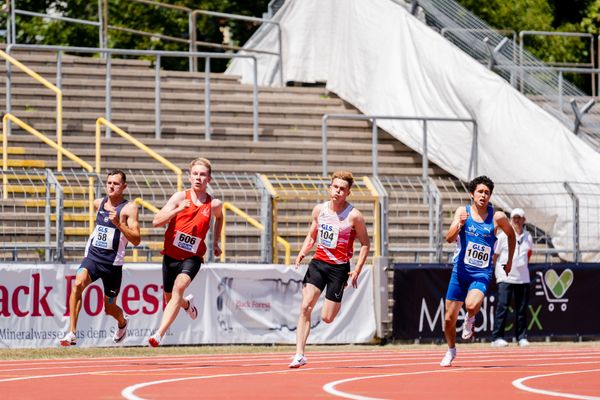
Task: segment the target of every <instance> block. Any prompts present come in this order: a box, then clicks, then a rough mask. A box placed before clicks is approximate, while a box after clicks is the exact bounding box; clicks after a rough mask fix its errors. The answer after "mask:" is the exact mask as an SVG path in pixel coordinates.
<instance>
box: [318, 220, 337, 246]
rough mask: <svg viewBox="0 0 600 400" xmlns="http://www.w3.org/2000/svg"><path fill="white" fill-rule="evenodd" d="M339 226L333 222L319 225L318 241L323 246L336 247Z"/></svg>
mask: <svg viewBox="0 0 600 400" xmlns="http://www.w3.org/2000/svg"><path fill="white" fill-rule="evenodd" d="M338 233H339V231H338V228H337V227H335V226H333V225H331V224H321V225H320V226H319V234H318V242H319V244H320V245H322V246H323V247H327V248H328V249H335V247H336V246H337V241H338Z"/></svg>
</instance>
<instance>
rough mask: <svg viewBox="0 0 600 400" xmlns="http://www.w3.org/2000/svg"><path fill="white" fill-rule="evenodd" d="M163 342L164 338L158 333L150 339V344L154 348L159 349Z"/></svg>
mask: <svg viewBox="0 0 600 400" xmlns="http://www.w3.org/2000/svg"><path fill="white" fill-rule="evenodd" d="M161 340H162V338H161V337H160V335H159V334H158V333H155V334H154V335H152V336H150V337H149V338H148V344H149V345H150V346H152V347H158V346H160V341H161Z"/></svg>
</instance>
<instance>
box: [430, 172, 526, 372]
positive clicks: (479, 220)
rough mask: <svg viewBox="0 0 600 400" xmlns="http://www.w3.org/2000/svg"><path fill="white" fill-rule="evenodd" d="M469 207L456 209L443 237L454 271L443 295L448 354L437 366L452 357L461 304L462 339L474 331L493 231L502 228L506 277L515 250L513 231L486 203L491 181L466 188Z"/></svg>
mask: <svg viewBox="0 0 600 400" xmlns="http://www.w3.org/2000/svg"><path fill="white" fill-rule="evenodd" d="M467 190H468V191H469V195H470V196H471V200H472V204H471V205H468V206H462V207H458V208H457V209H456V212H455V213H454V219H453V220H452V224H451V225H450V228H449V229H448V233H447V234H446V241H447V242H448V243H452V242H456V251H455V252H454V259H453V262H454V268H453V269H452V277H451V278H450V283H449V284H448V292H447V293H446V315H445V319H444V334H445V336H446V342H447V343H448V351H447V352H446V354H445V355H444V358H443V359H442V361H441V362H440V366H442V367H449V366H450V365H452V360H454V358H455V357H456V320H457V319H458V313H459V311H460V310H461V308H462V305H463V303H464V304H465V308H466V309H467V315H465V322H464V324H463V331H462V338H463V339H464V340H467V339H470V338H471V337H472V336H473V332H474V330H475V328H474V326H473V325H474V323H475V315H477V313H478V312H479V309H480V308H481V304H482V302H483V298H484V296H485V293H486V291H487V286H488V283H489V282H490V279H491V277H492V275H493V272H494V265H493V263H492V257H493V255H494V243H495V242H496V230H497V229H498V228H500V229H502V230H503V231H504V233H506V236H507V237H508V261H507V263H506V265H505V266H504V271H505V272H506V274H507V275H508V273H509V272H510V269H511V266H512V256H513V253H514V251H515V242H516V239H515V231H514V230H513V228H512V226H511V225H510V222H509V221H508V218H507V217H506V215H505V214H504V213H503V212H502V211H498V212H494V208H493V207H492V206H491V205H490V204H489V202H490V196H491V195H492V192H493V191H494V182H492V180H491V179H490V178H488V177H487V176H479V177H477V178H475V179H473V180H472V181H471V182H469V184H468V186H467Z"/></svg>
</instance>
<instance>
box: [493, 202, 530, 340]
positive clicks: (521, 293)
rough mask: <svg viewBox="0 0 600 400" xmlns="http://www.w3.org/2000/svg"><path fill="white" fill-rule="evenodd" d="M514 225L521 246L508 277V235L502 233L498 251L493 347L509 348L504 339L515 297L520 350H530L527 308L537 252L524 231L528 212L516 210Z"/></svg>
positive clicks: (496, 256) (497, 247)
mask: <svg viewBox="0 0 600 400" xmlns="http://www.w3.org/2000/svg"><path fill="white" fill-rule="evenodd" d="M510 224H511V225H512V227H513V229H514V230H515V234H516V237H517V245H516V246H515V252H514V255H513V262H512V269H511V271H510V273H509V274H508V275H507V274H506V273H505V272H504V269H503V268H502V267H503V264H505V263H506V258H507V257H508V241H507V238H506V234H504V232H501V233H500V234H499V235H498V240H497V242H496V246H495V249H494V263H495V265H496V268H495V274H496V282H497V283H498V303H497V304H496V316H495V318H494V332H493V334H492V346H493V347H505V346H508V342H507V341H506V340H505V339H504V331H505V328H506V319H507V315H508V307H509V306H510V301H511V298H512V297H513V294H514V297H515V307H514V309H515V336H516V337H517V341H518V343H519V346H528V345H529V341H528V340H527V307H528V306H529V286H530V278H529V259H530V258H531V254H532V252H533V240H532V239H531V235H530V234H529V232H527V231H525V230H524V229H523V225H524V224H525V211H524V210H523V209H522V208H515V209H514V210H512V212H511V213H510Z"/></svg>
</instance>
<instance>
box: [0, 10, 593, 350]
mask: <svg viewBox="0 0 600 400" xmlns="http://www.w3.org/2000/svg"><path fill="white" fill-rule="evenodd" d="M67 3H68V2H67ZM91 3H95V2H91ZM111 3H117V2H116V1H113V0H99V1H98V14H97V16H96V18H94V19H91V20H76V19H73V18H66V17H64V16H61V15H60V13H56V12H52V10H50V11H47V13H39V12H33V11H31V10H28V9H24V8H19V2H18V1H14V0H11V1H7V2H6V4H7V7H6V8H5V9H4V11H5V12H6V21H7V29H6V30H5V32H4V34H5V37H6V43H5V44H4V45H2V46H1V49H2V51H1V52H0V57H1V58H2V59H3V60H4V61H5V62H4V63H0V69H1V70H2V73H1V74H0V80H1V81H0V92H1V93H0V104H1V106H2V107H3V109H4V114H3V133H2V135H3V136H2V139H3V148H2V152H3V153H2V154H3V169H2V178H3V179H2V184H1V185H0V192H1V193H2V197H1V199H0V214H1V217H0V266H1V267H2V274H3V275H6V276H7V278H6V280H5V282H4V283H3V285H5V286H4V292H1V291H0V296H4V298H8V297H7V296H9V293H13V295H12V296H13V297H14V296H16V297H14V298H17V300H16V301H14V300H13V301H12V302H9V301H3V302H2V303H0V306H1V307H8V304H9V303H11V306H10V307H11V310H13V309H14V310H16V312H15V311H14V310H13V311H12V312H10V311H9V310H7V309H3V311H2V312H0V314H1V315H3V316H6V317H9V318H7V319H6V320H8V319H10V321H11V322H10V325H11V326H12V327H14V329H15V331H19V330H20V331H26V330H29V329H32V332H33V331H36V332H40V335H37V336H36V335H33V336H32V337H27V338H25V337H24V336H22V335H21V336H19V335H17V334H16V333H15V334H10V333H6V332H5V331H2V332H1V333H2V334H1V335H0V347H51V346H54V345H55V344H56V332H62V331H64V328H65V326H66V324H67V323H66V321H67V319H68V306H67V305H66V304H65V299H66V298H68V293H69V292H70V290H71V284H72V282H73V279H74V276H75V273H76V270H77V268H78V267H79V264H78V262H79V261H80V260H81V258H82V257H83V253H84V249H85V246H86V242H87V240H88V237H89V236H90V233H91V232H92V231H93V229H94V222H95V211H94V208H93V200H94V199H95V198H99V197H102V196H104V190H105V189H104V181H105V178H106V174H107V172H108V171H110V170H113V169H122V170H124V171H125V172H126V174H127V182H128V188H127V191H126V193H125V195H126V197H127V198H128V199H130V200H132V201H135V202H136V203H137V204H138V205H139V218H140V227H141V236H142V242H141V244H140V245H139V246H136V247H130V248H129V249H128V250H127V254H126V258H125V269H124V271H125V272H124V283H123V289H122V292H121V293H122V295H121V297H122V299H121V300H120V301H123V302H127V305H124V307H123V309H124V310H125V311H126V312H127V313H128V314H129V315H130V316H131V324H132V326H133V328H132V331H131V333H129V334H128V337H127V338H126V339H125V342H124V343H125V345H128V346H141V345H145V340H146V337H147V336H148V331H147V330H146V329H145V328H151V327H153V326H154V325H155V324H154V321H156V318H157V315H159V316H160V313H161V311H160V310H159V304H160V303H161V300H160V299H162V287H161V286H160V282H161V277H162V276H161V272H160V267H161V261H162V255H161V253H160V252H161V250H162V249H163V239H164V232H165V229H164V228H163V227H160V228H157V227H154V226H153V224H152V221H153V218H154V216H155V213H156V212H157V211H158V210H159V209H160V208H161V207H163V206H164V205H165V203H166V202H167V201H168V200H169V198H170V196H171V195H172V194H173V193H174V192H176V191H180V190H182V189H184V188H186V187H187V185H188V184H189V180H188V165H189V162H190V161H191V160H193V159H195V158H196V157H206V158H208V159H210V161H211V162H212V168H213V174H212V182H211V183H210V186H209V189H208V192H209V193H210V194H211V195H212V196H214V197H216V198H219V199H221V200H222V201H223V214H224V226H223V230H222V232H221V235H220V244H221V249H222V250H223V252H222V254H220V255H219V256H215V255H214V254H211V252H208V253H207V254H206V260H205V261H206V263H207V265H206V267H205V266H203V268H202V270H201V273H200V274H199V275H198V278H196V280H195V281H194V282H193V284H192V286H190V288H191V290H192V291H193V292H194V293H195V295H196V296H197V299H198V303H197V304H198V305H199V308H200V309H201V313H200V314H201V316H200V323H198V324H195V325H189V324H188V322H187V321H185V320H183V321H181V320H180V319H181V318H180V319H178V320H176V322H175V324H174V325H173V332H172V333H170V334H169V336H168V337H167V338H166V343H167V344H170V345H177V344H207V343H218V344H225V343H228V344H230V343H269V344H272V343H294V340H295V330H296V319H297V314H296V310H297V309H299V306H300V301H301V294H300V293H301V286H302V285H301V282H302V278H303V273H304V271H305V269H306V265H304V264H303V266H302V268H304V269H302V268H301V269H300V270H299V271H298V270H295V269H294V268H291V267H292V265H293V264H294V260H295V258H296V256H297V255H298V253H299V251H300V249H301V247H302V244H303V242H304V239H305V237H306V234H307V232H308V229H309V226H310V222H311V220H310V214H311V210H312V209H313V207H314V206H315V205H316V204H318V203H321V202H324V201H326V200H327V199H328V198H329V197H328V196H329V194H328V193H329V192H328V190H329V185H330V177H329V176H330V174H331V173H332V172H334V171H337V170H348V171H352V173H353V174H354V177H355V178H356V181H355V183H354V186H353V187H352V194H351V196H350V197H349V201H350V202H351V203H352V204H354V205H355V206H356V207H357V208H358V209H360V210H361V212H362V213H363V216H364V218H365V222H366V225H367V230H368V233H369V236H370V239H371V248H370V253H369V256H368V260H367V267H365V268H364V272H363V274H362V275H361V281H360V283H361V284H359V285H358V288H357V289H350V288H349V290H348V292H349V293H348V297H347V299H348V300H347V302H348V303H344V307H343V308H342V311H341V314H340V317H339V320H336V322H334V323H333V324H331V325H326V324H324V323H320V321H319V318H318V313H316V312H315V313H314V314H315V315H313V319H314V320H313V321H312V326H313V328H314V329H313V331H314V334H311V335H312V336H311V340H312V341H313V342H312V343H319V344H321V343H375V342H381V341H386V340H389V339H396V340H410V341H423V340H425V341H432V342H435V341H439V340H440V339H441V338H443V327H442V324H443V314H440V312H441V311H440V310H441V308H439V307H438V305H440V307H442V308H443V303H442V299H443V298H444V295H445V292H444V290H445V285H446V284H447V280H448V278H449V276H450V271H451V268H450V267H449V266H450V265H451V264H452V258H453V253H454V251H455V244H454V243H447V242H446V240H445V233H446V232H447V231H448V228H449V227H450V224H451V223H452V219H453V216H454V212H455V210H456V209H457V208H458V207H459V206H463V205H466V204H468V203H469V201H470V197H469V193H468V190H467V183H468V182H469V181H470V180H471V179H473V178H475V177H477V176H480V175H486V176H489V177H491V178H492V179H493V180H494V182H495V183H496V186H495V189H494V192H493V197H492V202H493V204H494V206H495V207H496V209H498V210H501V211H504V212H505V213H507V214H510V212H511V211H512V210H513V209H516V208H522V209H524V210H526V214H527V223H526V229H527V230H528V231H529V232H530V233H531V235H532V236H533V240H534V248H533V255H532V258H531V262H532V263H533V264H532V265H533V266H532V269H531V271H532V272H531V276H532V288H531V296H532V300H531V302H532V305H533V306H534V307H535V310H537V311H536V314H535V315H534V316H538V318H543V319H544V321H545V324H544V326H543V328H542V326H541V324H540V325H539V327H538V326H536V325H532V327H531V328H530V330H531V332H530V337H531V338H533V339H534V340H538V339H539V340H545V339H546V338H551V337H555V336H556V337H561V338H562V337H567V338H584V337H585V338H587V337H597V336H598V335H599V334H600V326H598V323H597V322H595V323H587V324H586V323H583V322H582V323H581V324H580V325H577V323H578V322H574V323H572V324H571V323H569V324H563V325H560V324H558V322H557V320H562V321H579V322H581V318H580V314H579V313H578V312H577V310H578V309H579V310H580V309H581V308H584V307H585V305H586V304H588V303H592V304H593V302H595V301H597V300H598V298H597V296H598V295H597V290H594V282H596V283H597V282H598V275H597V274H598V271H600V269H599V265H600V264H597V263H599V262H600V154H599V151H600V119H599V118H598V113H600V111H597V107H594V101H595V99H596V94H597V93H596V92H595V89H594V92H593V94H592V95H591V96H590V95H589V94H586V93H584V92H583V91H582V90H581V89H579V88H578V87H576V86H575V85H574V84H571V83H569V82H568V81H567V80H566V79H564V77H563V75H564V73H570V72H573V71H572V70H570V69H569V67H553V66H549V65H546V64H544V63H543V62H541V61H539V60H537V59H536V58H535V57H533V55H531V54H529V53H528V52H527V50H525V49H523V47H521V46H520V45H519V42H518V41H517V39H520V40H523V36H519V35H518V34H517V33H515V34H514V35H513V34H512V33H508V35H505V34H504V33H501V31H499V30H496V29H493V28H492V27H490V26H488V25H487V24H486V23H485V22H484V21H482V20H480V19H479V18H477V17H475V16H474V15H473V14H471V13H470V12H469V11H467V10H466V9H464V8H462V7H461V6H460V5H459V4H458V3H456V2H455V1H453V0H418V1H412V2H403V1H400V0H331V1H322V0H286V1H272V2H271V3H270V4H269V9H268V10H265V13H264V15H262V17H261V18H259V17H249V16H243V15H234V14H227V13H222V12H214V11H211V10H199V9H193V8H189V7H183V6H175V5H173V4H171V3H172V2H167V1H163V2H158V1H153V0H121V1H120V3H128V4H129V6H131V7H146V8H147V9H148V10H149V11H152V12H156V13H157V15H160V13H161V12H167V11H168V12H173V13H180V14H181V21H183V22H182V25H183V26H187V21H191V23H190V30H189V31H188V32H183V33H182V34H181V36H180V37H172V36H168V35H166V34H164V33H162V32H149V31H145V30H144V29H143V28H141V27H138V26H113V25H111V20H110V15H111V14H110V11H111V10H113V9H112V8H111V7H112V6H111ZM165 10H167V11H165ZM35 18H37V19H41V20H45V21H59V22H60V23H64V24H75V25H77V24H79V25H85V26H89V27H91V28H90V29H94V30H95V31H97V32H98V35H97V42H96V43H94V44H93V45H89V46H87V47H84V46H70V45H65V44H60V45H59V44H35V43H31V42H27V43H23V42H19V38H20V37H22V35H20V33H19V32H20V29H22V28H21V25H23V24H25V22H26V21H28V20H30V19H35ZM200 18H207V19H210V18H212V19H214V20H215V21H216V22H215V23H216V24H221V28H224V27H226V26H229V25H228V23H229V22H228V21H243V22H246V23H248V24H253V25H256V26H257V27H258V28H257V29H256V30H255V31H254V32H253V34H252V36H251V37H250V38H249V40H247V41H246V43H245V44H239V46H238V45H236V44H233V43H230V42H228V41H226V40H224V43H206V42H204V41H203V40H202V38H201V36H199V35H198V28H197V26H196V25H194V24H196V22H197V21H199V19H200ZM374 27H377V29H375V28H374ZM221 31H222V32H224V34H223V36H224V38H225V37H226V36H227V35H228V33H227V32H229V31H228V30H227V29H222V30H221ZM116 32H120V33H122V32H126V33H127V34H130V35H132V36H133V37H138V36H139V37H140V38H150V39H149V40H150V43H152V42H153V41H154V42H161V43H162V42H165V43H171V42H173V43H178V44H180V45H182V46H183V48H185V47H187V48H188V50H181V49H179V50H157V49H154V48H152V47H151V46H149V47H148V48H147V49H139V48H135V49H134V48H115V47H112V46H111V43H112V42H111V35H113V34H115V33H116ZM136 35H137V36H136ZM595 40H596V38H594V37H592V38H591V41H592V48H595V46H597V45H598V43H596V42H594V41H595ZM167 47H168V46H162V47H160V48H167ZM173 60H177V63H178V64H177V65H179V66H181V65H185V68H183V69H182V68H170V66H171V65H174V62H173ZM216 65H226V66H227V67H226V68H223V70H224V71H221V72H215V70H216V69H217V67H215V66H216ZM573 68H574V67H573ZM213 69H215V70H213ZM575 69H577V70H578V71H576V72H581V73H582V74H590V75H594V76H595V79H598V81H600V72H599V70H598V69H597V61H596V60H592V62H591V64H590V65H589V66H587V67H585V68H584V67H577V68H575ZM580 70H581V71H580ZM208 235H209V236H208V238H207V239H206V242H208V243H210V241H211V238H212V235H213V232H212V230H211V231H209V233H208ZM355 248H356V249H358V248H359V244H358V243H356V245H355ZM549 271H552V272H549ZM419 274H422V275H419ZM413 279H414V280H413ZM441 286H444V287H441ZM558 286H560V287H561V288H562V289H561V290H562V291H559V290H558V289H557V287H558ZM596 286H597V284H596ZM23 287H25V289H22V288H23ZM93 287H94V288H96V289H93V290H88V291H87V292H86V294H85V296H84V310H85V312H82V315H83V314H85V315H83V317H82V318H81V324H80V325H81V326H82V327H85V328H82V329H84V330H87V329H88V327H91V328H90V332H92V333H91V334H90V335H89V336H86V335H85V333H84V336H83V337H82V340H81V342H80V343H81V344H82V345H83V346H103V345H105V343H104V341H105V340H106V338H107V337H109V336H111V335H112V334H109V333H108V329H107V326H108V325H109V322H107V321H109V319H108V318H107V317H104V316H100V317H97V318H93V319H92V318H91V316H95V315H97V314H99V313H100V310H99V308H98V307H100V308H101V305H100V306H99V305H98V304H100V303H101V300H100V296H101V295H100V293H101V289H100V286H97V285H94V286H93ZM19 288H21V289H19ZM44 288H45V289H44ZM44 290H46V291H45V292H44ZM402 291H405V292H404V293H406V294H407V295H410V296H421V294H422V293H426V294H423V296H422V297H418V298H414V299H406V298H403V297H402ZM19 293H21V294H22V296H23V297H24V298H25V297H27V299H25V300H22V301H21V303H20V304H21V307H22V308H21V310H23V309H25V308H27V310H29V308H28V307H31V315H32V316H40V318H37V319H36V318H24V317H23V315H20V313H19V312H18V311H19V310H20V308H19V307H20V306H19V302H20V300H19V299H18V296H19ZM44 293H45V294H44ZM575 293H576V294H575ZM40 296H41V297H40ZM577 296H579V299H578V298H577ZM345 301H346V300H345ZM486 301H487V302H488V303H487V304H488V308H486V309H485V310H482V315H483V317H484V320H485V322H482V323H481V324H480V327H481V329H480V333H479V338H480V339H482V340H484V341H485V340H489V339H490V337H491V333H492V328H493V322H492V321H493V304H492V303H493V301H494V300H493V296H490V298H489V299H487V300H486ZM13 303H16V305H15V304H13ZM403 303H410V305H408V306H409V307H415V311H414V312H413V311H410V309H409V311H410V312H413V314H415V315H416V316H414V318H416V320H413V319H410V318H405V317H403V316H404V315H405V314H404V313H407V312H409V311H406V309H402V307H403V306H402V304H403ZM319 304H321V303H319ZM567 304H568V306H567ZM550 306H551V307H550ZM15 307H16V308H15ZM318 307H320V306H318ZM419 307H420V308H419ZM532 309H534V308H532ZM65 310H67V311H65ZM290 310H293V311H291V312H290ZM540 310H541V311H540ZM35 313H37V314H35ZM537 313H540V314H539V315H538V314H537ZM569 313H572V314H571V315H569ZM21 314H23V313H21ZM419 316H420V317H421V319H420V320H419ZM357 318H359V319H360V321H362V322H361V323H357V322H356V321H357ZM402 318H405V319H402ZM479 318H480V317H479ZM423 321H426V322H425V323H424V322H423ZM478 321H479V320H478ZM112 323H113V322H112V321H110V324H112ZM336 324H337V325H336ZM406 324H413V325H412V326H410V327H407V326H405V325H406ZM557 324H558V325H557ZM340 327H341V328H340ZM138 328H139V329H138ZM143 328H144V329H143ZM11 329H12V328H11Z"/></svg>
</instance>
